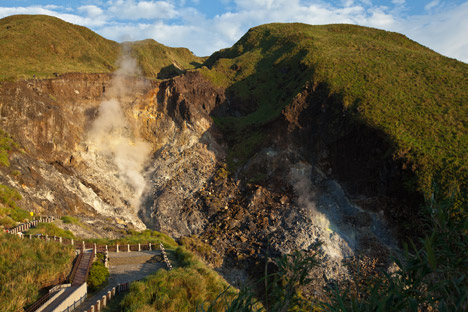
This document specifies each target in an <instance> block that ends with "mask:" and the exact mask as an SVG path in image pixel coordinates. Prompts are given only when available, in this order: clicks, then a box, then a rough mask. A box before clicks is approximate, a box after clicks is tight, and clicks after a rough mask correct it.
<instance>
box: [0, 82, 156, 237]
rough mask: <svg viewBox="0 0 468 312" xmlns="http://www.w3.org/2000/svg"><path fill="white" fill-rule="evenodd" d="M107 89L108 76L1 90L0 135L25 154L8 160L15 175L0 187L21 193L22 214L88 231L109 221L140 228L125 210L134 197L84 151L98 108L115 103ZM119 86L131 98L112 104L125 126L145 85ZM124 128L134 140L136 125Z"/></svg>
mask: <svg viewBox="0 0 468 312" xmlns="http://www.w3.org/2000/svg"><path fill="white" fill-rule="evenodd" d="M112 82H113V76H112V75H101V74H96V75H84V74H68V75H63V76H60V77H57V78H55V79H47V80H29V81H19V82H3V83H1V85H0V105H1V106H0V108H1V117H2V120H1V127H2V128H3V129H5V130H6V131H7V132H8V133H10V134H11V135H12V136H13V137H14V139H15V141H16V142H17V143H19V144H20V146H21V147H22V148H23V149H24V152H23V153H14V154H13V155H11V157H10V161H11V166H10V169H9V170H16V171H17V172H19V174H18V173H17V174H16V175H8V174H4V175H2V180H3V181H2V182H3V183H7V184H9V185H11V186H13V187H15V188H16V189H18V190H19V191H20V192H21V193H22V195H23V198H24V199H23V201H22V203H21V206H22V207H24V208H25V209H31V210H34V211H36V212H37V213H41V214H54V215H59V216H60V215H67V214H71V215H81V216H83V217H89V220H88V221H89V223H91V224H94V223H95V222H101V221H102V222H104V223H103V224H105V223H106V222H109V220H107V219H106V218H108V217H110V218H111V219H110V224H114V225H115V224H118V223H121V224H128V225H129V226H133V227H136V228H139V229H143V228H145V226H144V224H143V223H142V222H141V221H140V220H139V218H138V217H137V216H136V213H137V210H138V207H136V206H132V205H130V203H129V198H132V193H133V191H134V190H133V189H132V188H131V187H129V185H128V183H124V182H122V179H121V178H120V177H119V176H118V173H119V170H118V168H116V165H115V164H114V163H112V162H111V161H109V159H106V157H105V155H101V154H99V153H96V152H95V151H93V150H92V149H90V148H89V141H90V138H89V131H90V129H91V127H92V124H93V122H94V120H96V118H97V117H98V115H99V107H100V104H101V103H102V102H103V101H105V100H106V99H108V98H109V97H110V98H114V97H115V95H114V94H109V90H111V89H112ZM125 83H126V87H127V89H128V90H129V92H128V93H126V94H119V95H118V100H119V102H120V103H121V105H122V108H123V111H124V112H125V115H126V116H127V118H129V119H130V120H131V118H132V116H133V115H134V107H136V106H137V105H138V103H139V102H141V101H143V100H144V94H145V93H146V92H147V90H148V89H150V88H151V83H150V82H149V81H146V80H142V79H134V78H127V79H126V81H125ZM129 94H131V95H129ZM129 124H130V125H132V126H131V127H130V129H128V132H130V133H131V135H132V136H134V137H138V136H139V134H138V133H139V128H138V126H137V123H132V122H130V123H129ZM5 170H7V169H4V171H5ZM94 220H96V221H94ZM96 228H100V226H96ZM108 228H109V230H111V227H109V226H108ZM111 232H112V231H111Z"/></svg>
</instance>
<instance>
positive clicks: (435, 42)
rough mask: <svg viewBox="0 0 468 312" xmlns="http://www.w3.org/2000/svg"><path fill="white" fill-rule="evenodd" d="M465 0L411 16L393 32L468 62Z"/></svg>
mask: <svg viewBox="0 0 468 312" xmlns="http://www.w3.org/2000/svg"><path fill="white" fill-rule="evenodd" d="M467 16H468V2H465V3H463V4H461V5H459V6H458V7H454V8H452V9H450V10H448V11H445V12H438V13H435V14H429V15H421V16H413V17H410V18H408V19H406V20H403V21H401V22H400V23H398V24H397V25H396V27H395V29H394V30H395V31H398V32H401V33H404V34H406V35H407V36H408V37H410V38H411V39H413V40H415V41H417V42H419V43H421V44H423V45H425V46H427V47H429V48H431V49H433V50H435V51H437V52H439V53H441V54H443V55H447V56H450V57H453V58H456V59H458V60H461V61H463V62H465V63H468V37H467V35H466V34H468V19H467V18H466V17H467Z"/></svg>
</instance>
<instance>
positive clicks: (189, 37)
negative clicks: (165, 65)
mask: <svg viewBox="0 0 468 312" xmlns="http://www.w3.org/2000/svg"><path fill="white" fill-rule="evenodd" d="M14 14H47V15H53V16H56V17H59V18H61V19H64V20H66V21H68V22H71V23H74V24H79V25H83V26H86V27H88V28H90V29H92V30H94V31H96V32H97V33H99V34H100V35H102V36H104V37H106V38H108V39H112V40H116V41H125V40H141V39H147V38H153V39H155V40H157V41H158V42H160V43H163V44H165V45H168V46H173V47H187V48H189V49H190V50H192V51H193V52H194V53H195V54H197V55H199V56H205V55H210V54H211V53H213V52H214V51H217V50H219V49H222V48H226V47H230V46H231V45H232V44H233V43H234V42H236V41H237V40H238V39H239V38H240V37H241V36H242V35H243V34H244V33H245V32H246V31H247V30H248V29H249V28H251V27H253V26H257V25H260V24H264V23H270V22H303V23H308V24H314V25H317V24H331V23H350V24H358V25H363V26H370V27H375V28H380V29H385V30H390V31H396V32H399V33H403V34H405V35H406V36H408V37H409V38H411V39H413V40H415V41H417V42H419V43H421V44H423V45H425V46H428V47H429V48H431V49H433V50H435V51H437V52H439V53H441V54H443V55H446V56H449V57H453V58H456V59H458V60H461V61H464V62H466V63H468V0H328V1H327V0H218V1H206V0H205V1H204V0H143V1H140V0H97V1H90V0H75V1H56V0H17V1H11V0H9V1H5V0H0V18H2V17H5V16H9V15H14Z"/></svg>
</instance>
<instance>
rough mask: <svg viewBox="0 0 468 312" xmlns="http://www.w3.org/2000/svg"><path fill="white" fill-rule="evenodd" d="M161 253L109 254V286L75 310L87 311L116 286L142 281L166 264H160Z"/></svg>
mask: <svg viewBox="0 0 468 312" xmlns="http://www.w3.org/2000/svg"><path fill="white" fill-rule="evenodd" d="M160 258H162V255H161V251H160V250H156V251H139V252H109V273H110V276H109V284H108V286H107V287H104V288H103V289H102V290H101V291H99V292H98V293H96V294H94V295H93V296H92V297H88V299H86V301H85V302H84V303H83V304H82V305H81V306H80V307H79V308H78V309H77V310H76V311H79V312H83V311H87V310H88V309H89V308H90V307H91V305H93V304H95V303H96V301H97V300H99V299H101V298H102V296H104V295H105V294H106V293H107V292H108V291H109V290H111V289H112V288H113V287H115V286H116V285H117V284H119V283H120V284H123V283H126V282H132V281H136V280H141V279H144V278H145V277H146V276H148V275H150V274H153V273H155V272H156V271H157V270H159V269H161V268H165V267H166V264H165V263H164V262H160V261H161V260H160Z"/></svg>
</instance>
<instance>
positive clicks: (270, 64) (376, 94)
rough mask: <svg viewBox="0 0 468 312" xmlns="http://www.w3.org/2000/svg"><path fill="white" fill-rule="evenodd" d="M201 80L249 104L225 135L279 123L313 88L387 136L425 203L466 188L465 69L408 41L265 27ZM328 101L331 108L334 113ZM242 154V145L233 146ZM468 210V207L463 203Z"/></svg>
mask: <svg viewBox="0 0 468 312" xmlns="http://www.w3.org/2000/svg"><path fill="white" fill-rule="evenodd" d="M205 65H207V66H208V67H209V68H210V69H208V68H203V69H201V71H202V73H203V74H204V75H205V76H206V77H208V78H210V79H211V80H212V81H213V82H214V83H216V84H218V85H222V86H224V87H226V88H227V89H228V90H229V91H230V92H232V93H233V94H235V95H236V96H237V97H239V98H240V99H241V100H243V101H244V102H245V103H256V105H257V106H256V107H255V106H252V107H248V106H247V107H245V108H244V111H243V112H242V113H243V115H242V116H241V117H234V116H219V117H218V118H217V119H216V120H217V122H218V124H220V125H221V126H222V127H223V128H224V129H225V130H227V131H230V132H232V133H234V134H236V133H237V134H240V135H239V137H242V140H245V137H246V133H247V134H249V133H250V137H251V138H253V139H252V140H253V141H255V137H258V136H259V135H258V133H257V132H255V130H252V129H256V128H258V127H259V126H261V125H264V124H266V123H268V122H270V121H271V120H274V119H276V118H278V117H279V116H280V114H281V112H282V110H283V108H284V107H285V106H286V105H288V104H289V103H291V101H292V99H293V98H294V97H295V96H296V95H298V93H300V91H301V90H303V88H304V86H305V85H306V83H308V84H309V85H311V86H312V87H313V89H314V90H315V88H318V90H320V92H322V93H323V94H320V95H319V96H320V97H321V100H323V101H324V102H325V101H327V100H329V99H330V98H333V99H335V100H334V101H328V102H327V103H328V104H327V105H332V106H334V107H327V108H326V109H337V108H338V109H341V110H342V112H343V115H346V116H348V117H350V118H351V119H352V120H354V121H355V122H358V123H364V124H366V125H368V126H370V127H372V128H375V129H378V130H381V131H383V133H384V134H385V135H386V136H387V137H388V139H389V141H390V142H392V144H393V150H392V151H391V152H392V153H393V155H394V157H396V158H401V159H404V161H406V162H407V163H408V164H409V165H410V166H412V167H413V168H412V169H413V171H414V172H415V173H416V177H417V182H416V183H415V184H416V185H413V186H410V187H412V188H417V189H418V190H420V191H422V192H424V193H426V194H428V193H430V192H431V188H432V184H433V182H434V181H437V182H439V184H441V185H443V186H444V189H445V191H446V192H450V191H452V190H455V191H456V190H458V191H464V192H465V193H466V189H467V188H468V182H467V180H468V173H467V171H468V158H467V157H466V155H468V144H466V142H468V65H467V64H464V63H461V62H458V61H456V60H454V59H450V58H447V57H443V56H441V55H439V54H437V53H435V52H433V51H432V50H430V49H428V48H425V47H423V46H421V45H419V44H417V43H415V42H413V41H411V40H409V39H407V38H406V37H405V36H403V35H400V34H397V33H391V32H386V31H382V30H376V29H371V28H366V27H360V26H353V25H325V26H310V25H305V24H268V25H263V26H259V27H255V28H252V29H251V30H249V32H248V33H247V34H246V35H244V36H243V37H242V38H241V39H240V40H239V41H238V42H237V43H236V44H235V45H234V46H233V47H232V48H229V49H224V50H221V51H219V52H216V53H215V54H213V55H212V56H211V57H210V58H209V59H208V60H207V61H206V63H205ZM330 102H333V104H331V103H330ZM233 146H234V148H236V143H235V144H234V145H233ZM465 204H466V202H465Z"/></svg>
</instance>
